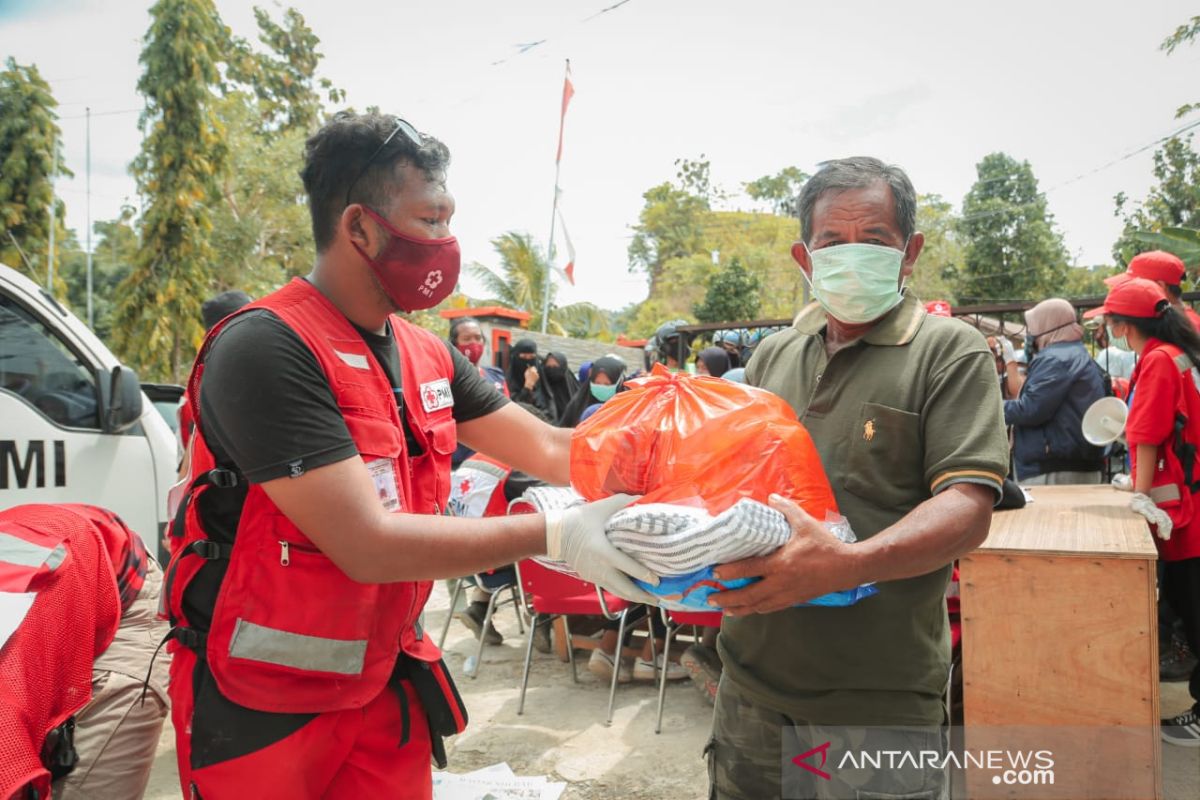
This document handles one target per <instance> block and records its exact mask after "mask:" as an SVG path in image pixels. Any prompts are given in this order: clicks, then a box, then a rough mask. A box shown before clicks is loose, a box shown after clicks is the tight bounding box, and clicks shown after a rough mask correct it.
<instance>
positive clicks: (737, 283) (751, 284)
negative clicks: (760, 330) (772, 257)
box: [695, 257, 762, 322]
mask: <svg viewBox="0 0 1200 800" xmlns="http://www.w3.org/2000/svg"><path fill="white" fill-rule="evenodd" d="M760 289H762V284H761V283H760V281H759V279H758V276H756V275H752V274H750V273H749V272H746V270H745V268H744V267H743V266H742V260H741V259H740V258H737V257H734V258H731V259H730V260H729V262H728V263H727V264H726V265H725V266H724V267H722V268H721V269H719V270H717V271H716V272H714V273H713V274H712V277H710V278H709V279H708V291H707V292H705V294H704V301H703V302H702V303H700V304H699V305H697V306H696V309H695V313H696V319H698V320H700V321H701V322H738V321H740V320H753V319H757V318H758V314H759V311H760V310H761V309H762V300H761V299H760V297H759V290H760Z"/></svg>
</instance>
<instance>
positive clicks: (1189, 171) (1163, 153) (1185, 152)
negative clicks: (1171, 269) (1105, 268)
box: [1113, 134, 1200, 266]
mask: <svg viewBox="0 0 1200 800" xmlns="http://www.w3.org/2000/svg"><path fill="white" fill-rule="evenodd" d="M1154 178H1155V180H1157V181H1158V183H1157V184H1156V185H1155V186H1153V187H1151V189H1150V191H1149V193H1148V194H1147V195H1146V199H1145V200H1143V201H1142V202H1140V203H1134V202H1130V200H1129V198H1128V197H1126V195H1125V193H1124V192H1122V193H1121V194H1118V195H1117V196H1116V198H1114V199H1115V202H1116V211H1115V214H1116V216H1118V217H1121V218H1122V219H1123V220H1124V222H1125V228H1124V230H1123V231H1122V233H1121V238H1120V239H1118V240H1117V242H1116V243H1115V244H1114V245H1113V259H1114V260H1115V261H1116V262H1117V263H1118V264H1120V265H1122V266H1123V265H1125V264H1128V263H1129V259H1131V258H1133V257H1134V256H1135V255H1137V254H1138V253H1141V252H1144V251H1146V250H1153V249H1155V246H1154V245H1152V244H1148V243H1147V242H1146V241H1144V240H1142V239H1140V238H1139V237H1138V236H1137V235H1135V234H1136V232H1138V231H1143V232H1159V231H1162V230H1163V229H1165V228H1200V154H1198V153H1197V152H1196V151H1195V150H1194V149H1193V147H1192V136H1191V134H1188V135H1187V136H1185V137H1182V138H1181V137H1178V136H1177V137H1174V138H1172V139H1168V140H1167V141H1166V142H1165V143H1163V146H1162V147H1161V148H1160V149H1158V150H1156V151H1155V153H1154Z"/></svg>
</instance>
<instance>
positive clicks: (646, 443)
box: [571, 366, 837, 519]
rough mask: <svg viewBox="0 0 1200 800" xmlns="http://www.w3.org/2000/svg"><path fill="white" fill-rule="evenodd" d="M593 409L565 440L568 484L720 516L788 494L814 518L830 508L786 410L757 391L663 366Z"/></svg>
mask: <svg viewBox="0 0 1200 800" xmlns="http://www.w3.org/2000/svg"><path fill="white" fill-rule="evenodd" d="M627 385H628V386H629V387H631V388H630V390H629V391H627V392H622V393H620V394H618V395H616V396H615V397H613V398H612V399H611V400H609V401H608V402H607V403H605V404H604V405H602V406H601V407H600V410H599V411H597V412H596V413H595V414H594V415H592V417H591V418H589V419H588V420H587V422H585V423H583V424H582V425H580V426H579V427H578V428H576V429H575V432H574V434H573V436H572V438H571V485H572V486H574V487H575V490H576V491H578V492H579V493H580V494H581V495H583V497H584V498H586V499H588V500H599V499H600V498H602V497H607V496H609V495H611V494H617V493H619V492H627V493H629V494H637V495H643V497H642V500H641V501H640V502H641V503H643V504H647V503H675V504H683V505H692V506H696V507H698V508H704V509H705V510H707V511H708V512H709V513H710V514H720V513H721V512H723V511H725V510H726V509H728V508H730V507H732V506H733V505H734V503H736V502H737V501H738V500H741V499H742V498H751V499H753V500H757V501H759V502H760V503H766V502H767V498H768V497H769V496H770V495H771V494H772V493H778V494H782V495H784V496H786V497H789V498H791V499H792V500H793V501H795V502H796V503H797V504H798V505H799V506H800V507H801V508H803V509H804V510H805V511H807V512H808V513H809V514H811V515H812V516H814V517H816V518H817V519H825V516H826V514H828V513H830V512H833V513H836V512H837V503H836V501H835V500H834V497H833V490H832V489H831V488H830V486H829V480H828V479H827V478H826V477H825V470H824V468H823V467H822V466H821V460H820V457H819V456H818V455H817V450H816V447H815V446H814V445H813V443H812V439H811V438H810V437H809V435H808V431H806V430H805V429H804V426H802V425H801V424H800V423H799V422H798V421H797V420H796V414H795V412H793V411H792V409H791V407H790V406H789V405H788V404H787V403H786V402H784V401H783V400H782V399H781V398H779V397H778V396H776V395H774V394H771V393H770V392H767V391H764V390H762V389H757V388H754V387H752V386H746V385H743V384H737V383H731V382H729V381H725V380H721V379H720V378H705V377H692V376H688V375H672V374H671V373H669V372H667V370H666V369H664V368H663V367H661V366H656V367H655V369H654V372H653V373H652V374H651V375H650V376H648V377H645V378H639V379H637V380H633V381H630V382H629V383H628V384H627Z"/></svg>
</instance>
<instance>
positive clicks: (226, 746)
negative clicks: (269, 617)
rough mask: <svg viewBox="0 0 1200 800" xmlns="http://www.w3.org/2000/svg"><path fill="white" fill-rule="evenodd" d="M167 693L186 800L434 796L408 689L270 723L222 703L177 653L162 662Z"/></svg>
mask: <svg viewBox="0 0 1200 800" xmlns="http://www.w3.org/2000/svg"><path fill="white" fill-rule="evenodd" d="M401 691H403V692H404V695H405V697H406V698H407V703H406V704H405V703H402V702H401V700H400V696H399V692H401ZM170 693H171V699H172V707H171V715H172V721H173V722H174V724H175V737H176V745H177V748H176V749H177V753H178V757H179V779H180V783H181V785H182V787H183V794H184V797H186V798H202V800H227V799H228V800H248V799H249V798H256V800H257V798H263V799H264V800H267V799H269V798H288V800H293V798H294V799H295V800H301V799H302V798H313V799H314V800H316V798H330V800H341V799H342V798H376V797H389V798H397V799H398V800H400V799H406V798H413V800H418V799H419V800H429V798H430V797H431V796H432V794H433V775H432V771H431V759H432V751H431V743H430V737H429V723H428V721H427V720H426V718H425V711H424V709H423V708H422V707H421V704H420V701H419V700H418V699H417V696H416V693H415V692H414V691H413V688H412V685H411V684H410V683H408V681H401V682H397V683H396V684H394V685H393V686H389V687H388V688H386V689H384V690H383V692H381V693H380V694H379V696H378V697H376V698H375V699H374V700H372V701H371V702H370V703H368V704H367V705H366V706H364V707H363V708H358V709H352V710H348V711H331V712H327V713H324V714H271V713H267V712H261V711H253V710H251V709H246V708H243V707H241V706H237V705H235V704H233V703H231V702H230V701H229V700H227V699H225V698H224V697H221V696H220V695H219V692H217V689H216V684H215V682H214V681H213V678H212V675H211V674H209V673H208V671H207V668H206V667H205V666H204V665H203V664H202V663H201V664H199V665H197V660H196V656H195V654H194V653H193V652H192V651H191V650H189V649H187V648H186V647H184V648H180V649H179V651H178V652H176V653H175V656H174V658H173V660H172V663H171V685H170ZM405 712H407V714H406V713H405ZM405 717H407V720H406V719H405ZM402 738H403V739H404V743H403V744H401V740H402Z"/></svg>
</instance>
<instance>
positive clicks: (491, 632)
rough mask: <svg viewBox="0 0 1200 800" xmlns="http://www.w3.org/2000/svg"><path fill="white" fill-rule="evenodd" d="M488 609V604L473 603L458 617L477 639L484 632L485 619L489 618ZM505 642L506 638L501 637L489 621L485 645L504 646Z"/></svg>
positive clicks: (485, 633) (484, 638) (484, 636)
mask: <svg viewBox="0 0 1200 800" xmlns="http://www.w3.org/2000/svg"><path fill="white" fill-rule="evenodd" d="M487 607H488V604H487V603H482V602H476V603H471V604H470V605H468V606H467V607H466V608H465V609H464V610H463V611H462V612H461V613H460V614H459V615H458V619H459V621H460V622H462V624H463V625H466V626H467V627H468V628H469V629H470V630H471V632H472V633H474V634H475V638H476V639H478V638H479V632H480V631H482V630H483V618H484V617H486V616H487ZM503 642H504V637H503V636H501V635H500V631H498V630H496V626H494V625H493V624H492V623H491V621H489V622H488V626H487V631H485V632H484V634H483V643H484V644H502V643H503Z"/></svg>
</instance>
